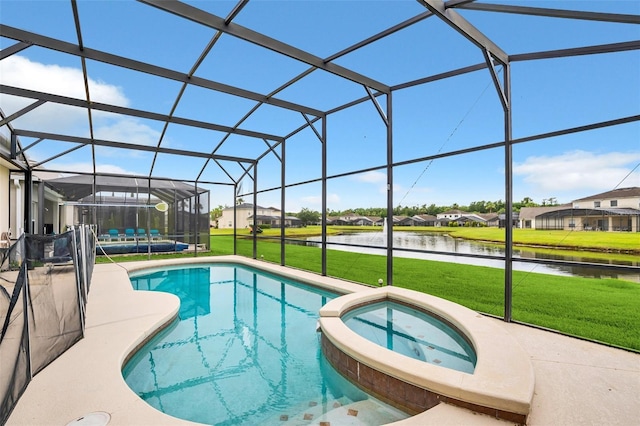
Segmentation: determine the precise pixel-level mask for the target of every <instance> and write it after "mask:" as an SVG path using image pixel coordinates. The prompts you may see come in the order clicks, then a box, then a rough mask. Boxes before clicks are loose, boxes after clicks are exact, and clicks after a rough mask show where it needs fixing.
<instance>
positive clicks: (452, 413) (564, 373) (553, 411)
mask: <svg viewBox="0 0 640 426" xmlns="http://www.w3.org/2000/svg"><path fill="white" fill-rule="evenodd" d="M225 260H226V261H234V262H238V263H243V264H249V265H252V264H254V265H259V266H260V267H261V268H262V269H267V270H269V271H272V272H275V273H283V272H285V273H286V275H288V276H292V275H295V276H296V277H297V278H298V279H300V280H302V281H317V280H318V279H319V278H318V276H317V275H315V274H311V273H306V272H303V271H295V270H291V269H288V268H282V267H280V266H278V265H273V264H268V263H265V262H260V261H253V260H251V259H246V258H242V257H233V256H231V257H223V258H221V257H216V258H197V261H198V262H207V261H216V262H220V261H225ZM194 261H196V259H180V260H172V261H171V262H170V263H171V264H187V263H193V262H194ZM164 264H168V262H167V261H151V262H136V263H125V264H121V265H117V264H101V265H96V266H95V269H94V273H93V280H92V286H91V290H90V293H89V302H88V306H87V318H86V332H85V338H84V339H82V340H81V341H80V342H78V343H77V344H76V345H75V346H73V347H72V348H71V349H69V350H68V351H67V352H65V353H64V354H62V355H61V356H60V357H59V358H58V359H57V360H55V361H54V362H53V363H51V364H50V365H49V366H48V367H47V368H45V369H44V370H43V371H42V372H40V373H39V374H38V375H37V376H36V377H34V379H33V381H32V382H31V383H30V384H29V386H28V387H27V390H26V391H25V393H24V395H22V397H21V399H20V400H19V402H18V404H17V406H16V408H15V409H14V411H13V413H12V415H11V417H10V418H9V421H8V423H7V425H30V426H31V425H66V424H67V423H69V422H71V421H73V420H74V419H77V418H79V417H82V416H83V415H86V414H89V413H92V412H106V413H109V415H110V416H111V420H110V422H109V425H186V424H193V423H190V422H186V421H183V420H179V419H176V418H173V417H170V416H167V415H165V414H162V413H160V412H158V411H156V410H155V409H153V408H151V407H150V406H149V405H147V404H146V403H145V402H144V401H142V400H141V399H140V398H138V397H137V396H136V395H135V394H134V393H133V392H132V391H131V390H130V389H129V388H128V386H127V385H126V383H125V382H124V379H123V378H122V375H121V374H120V370H121V367H122V364H123V362H124V361H125V360H126V358H127V356H128V355H129V353H130V352H131V351H132V350H134V349H135V348H136V347H137V346H138V345H139V344H141V343H142V342H144V341H145V340H146V339H147V338H148V336H149V335H150V334H152V333H153V330H154V329H156V328H157V327H158V326H160V325H162V324H164V323H167V322H169V321H171V320H172V319H173V318H174V317H175V315H176V314H177V312H178V304H179V302H178V299H177V297H175V296H173V295H169V294H163V293H154V292H135V291H133V289H132V287H131V285H130V282H129V280H128V271H132V270H136V269H140V268H148V267H153V266H159V265H164ZM320 279H321V280H322V281H323V282H326V283H327V284H329V285H330V286H336V287H337V288H339V287H343V288H344V287H345V286H346V287H348V288H349V291H353V290H356V289H362V286H359V285H357V284H352V283H344V282H342V281H339V280H336V279H331V278H326V277H321V278H320ZM490 320H491V321H494V322H495V324H496V325H497V326H499V327H501V328H503V329H504V330H505V331H506V332H507V333H508V334H510V335H511V336H512V337H513V338H514V339H515V340H516V341H517V342H518V343H519V344H520V346H521V347H522V348H523V349H524V351H525V352H526V353H527V354H528V355H529V357H530V359H531V363H532V364H533V369H534V374H535V389H534V397H533V401H532V409H531V413H530V415H529V418H528V421H527V424H529V425H603V424H607V425H615V424H619V425H631V424H638V419H640V355H639V354H635V353H631V352H627V351H624V350H620V349H615V348H610V347H607V346H603V345H599V344H596V343H592V342H586V341H582V340H579V339H574V338H571V337H567V336H563V335H559V334H556V333H552V332H547V331H543V330H539V329H535V328H532V327H527V326H523V325H518V324H513V323H504V322H502V321H500V320H496V319H490ZM630 332H631V331H630ZM350 420H352V419H350ZM331 424H332V425H334V426H335V425H336V424H340V422H339V421H334V420H332V422H331ZM351 424H353V423H351ZM430 424H433V425H461V424H465V425H504V424H511V423H509V422H505V421H501V420H497V419H495V418H492V417H490V416H487V415H482V414H474V413H473V412H471V411H468V410H466V409H464V408H459V407H456V406H452V405H448V404H443V403H441V404H439V405H437V406H436V407H434V408H432V409H430V410H428V411H426V412H424V413H422V414H420V415H418V416H415V417H411V418H409V419H407V420H404V421H401V422H398V423H396V425H398V426H399V425H402V426H410V425H430Z"/></svg>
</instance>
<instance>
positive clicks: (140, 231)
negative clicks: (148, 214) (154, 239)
mask: <svg viewBox="0 0 640 426" xmlns="http://www.w3.org/2000/svg"><path fill="white" fill-rule="evenodd" d="M146 236H147V231H146V230H145V229H144V228H138V238H145V237H146Z"/></svg>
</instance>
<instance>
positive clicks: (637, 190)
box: [573, 186, 640, 202]
mask: <svg viewBox="0 0 640 426" xmlns="http://www.w3.org/2000/svg"><path fill="white" fill-rule="evenodd" d="M629 197H640V187H638V186H632V187H630V188H618V189H614V190H612V191H607V192H602V193H600V194H596V195H590V196H588V197H585V198H578V199H577V200H573V201H574V202H576V201H589V200H602V199H609V198H629Z"/></svg>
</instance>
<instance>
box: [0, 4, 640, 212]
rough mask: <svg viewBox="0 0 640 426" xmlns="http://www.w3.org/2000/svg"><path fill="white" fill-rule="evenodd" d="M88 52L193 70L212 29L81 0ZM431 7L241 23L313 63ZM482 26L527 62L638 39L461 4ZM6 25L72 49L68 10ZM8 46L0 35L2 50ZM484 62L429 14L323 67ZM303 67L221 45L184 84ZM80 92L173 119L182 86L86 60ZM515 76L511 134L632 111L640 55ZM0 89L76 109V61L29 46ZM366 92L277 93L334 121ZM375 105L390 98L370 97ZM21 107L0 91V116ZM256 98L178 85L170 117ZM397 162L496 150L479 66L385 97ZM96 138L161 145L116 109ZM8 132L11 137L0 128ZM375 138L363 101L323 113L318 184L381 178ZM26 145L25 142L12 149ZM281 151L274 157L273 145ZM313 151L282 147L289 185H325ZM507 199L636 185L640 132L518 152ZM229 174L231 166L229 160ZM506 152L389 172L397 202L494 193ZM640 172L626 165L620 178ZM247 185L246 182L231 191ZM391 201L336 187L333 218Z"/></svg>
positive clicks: (276, 120) (116, 168)
mask: <svg viewBox="0 0 640 426" xmlns="http://www.w3.org/2000/svg"><path fill="white" fill-rule="evenodd" d="M189 3H190V4H193V5H195V6H196V7H199V8H202V9H204V10H206V11H208V12H210V13H213V14H216V15H218V16H221V17H225V16H226V15H227V14H228V13H229V11H230V10H231V9H232V8H233V6H234V5H235V2H228V1H210V2H204V1H195V2H189ZM504 3H509V4H520V5H528V6H535V7H552V8H568V9H581V8H582V9H584V10H588V11H597V12H610V13H624V14H635V15H638V14H640V2H638V1H635V0H625V1H616V0H609V1H587V2H579V1H554V2H546V1H521V2H513V1H510V2H504ZM78 7H79V13H80V18H81V23H82V31H83V40H84V44H85V46H87V47H89V48H92V49H97V50H103V51H107V52H111V53H114V54H117V55H121V56H125V57H130V58H136V59H139V60H143V61H147V62H150V63H152V64H154V65H158V66H162V67H166V68H170V69H173V70H177V71H180V72H184V73H187V72H188V71H189V70H190V69H191V67H192V66H193V64H194V63H195V61H196V59H197V58H198V56H199V55H200V53H201V52H202V50H203V49H204V47H205V46H206V45H207V43H208V41H209V40H210V39H211V37H212V36H213V35H214V33H215V32H214V30H212V29H210V28H206V27H203V26H201V25H198V24H195V23H193V22H189V21H185V20H181V19H178V18H176V17H174V16H172V15H169V14H167V13H164V12H161V11H159V10H156V9H154V8H152V7H149V6H146V5H144V4H140V3H137V2H127V1H86V0H80V1H78ZM424 10H425V9H424V7H423V6H421V5H420V4H419V3H418V2H416V1H409V0H407V1H394V2H390V1H373V2H369V1H355V0H352V1H251V2H250V3H249V4H248V5H247V6H246V7H245V8H244V9H243V10H242V11H241V12H240V14H239V15H238V16H237V18H236V19H235V20H234V22H235V23H237V24H239V25H242V26H245V27H249V28H251V29H254V30H256V31H262V32H264V33H265V34H266V35H268V36H269V37H272V38H275V39H278V40H281V41H283V42H285V43H287V44H290V45H292V46H295V47H298V48H301V49H306V50H309V51H310V52H311V53H312V54H314V55H316V56H318V57H321V58H325V57H328V56H330V55H332V54H335V53H337V52H339V51H341V50H342V49H345V48H347V47H349V46H351V45H352V44H354V43H356V42H358V41H360V40H362V39H365V38H367V37H369V36H371V35H374V34H376V33H378V32H380V31H382V30H384V29H386V28H388V27H391V26H393V25H395V24H397V23H399V22H401V21H403V20H405V19H408V18H410V17H411V16H414V15H416V14H418V13H421V12H423V11H424ZM459 12H460V14H461V15H462V16H463V17H465V18H466V19H468V20H469V21H471V22H472V23H473V24H474V25H475V26H476V27H477V28H478V29H479V30H480V31H482V32H484V33H485V34H486V35H487V36H489V37H491V38H492V39H493V40H494V41H495V42H496V44H498V45H499V46H500V47H501V48H502V49H503V50H505V51H506V52H507V53H509V54H521V53H529V52H535V51H541V50H555V49H564V48H572V47H582V46H589V45H598V44H607V43H616V42H625V41H632V40H639V39H640V26H639V25H632V24H626V25H621V24H612V23H606V22H591V21H566V20H560V19H549V18H541V17H534V16H516V15H507V14H497V13H486V12H485V13H481V12H474V11H466V10H460V11H459ZM0 22H2V24H6V25H9V26H12V27H17V28H20V29H24V30H28V31H32V32H36V33H39V34H42V35H46V36H49V37H54V38H58V39H61V40H64V41H69V42H76V41H77V38H76V33H75V28H74V26H73V15H72V12H71V6H70V2H68V1H62V0H60V1H57V0H54V1H24V0H20V1H14V0H2V2H1V3H0ZM12 44H14V41H13V40H9V39H6V38H0V47H2V48H6V47H8V46H11V45H12ZM483 61H484V59H483V56H482V53H481V52H480V51H479V50H478V49H477V48H476V47H475V46H473V45H472V44H470V43H469V42H468V41H466V40H465V39H464V38H463V37H461V36H460V35H459V34H458V33H456V32H454V31H453V30H451V28H449V27H448V26H446V25H445V24H443V23H442V22H440V21H439V20H438V19H436V18H433V17H432V18H430V19H427V20H425V21H423V22H421V23H420V24H417V25H414V26H413V27H411V28H409V29H406V30H404V31H401V32H398V33H396V34H394V35H392V36H390V37H389V38H388V39H387V40H384V41H382V42H378V43H375V44H373V45H369V46H366V47H363V48H361V49H359V50H357V51H355V52H353V53H351V54H349V55H346V56H344V57H341V58H339V59H337V60H336V61H335V63H336V64H339V65H341V66H344V67H347V68H350V69H353V70H354V71H356V72H359V73H361V74H363V75H366V76H368V77H371V78H374V79H376V80H378V81H380V82H383V83H385V84H388V85H391V86H393V85H397V84H401V83H404V82H407V81H412V80H415V79H419V78H422V77H426V76H430V75H434V74H437V73H441V72H444V71H447V70H450V69H455V68H459V67H463V66H468V65H473V64H477V63H481V62H483ZM308 68H309V67H308V65H306V64H302V63H300V62H297V61H294V60H292V59H290V58H288V57H284V56H282V55H279V54H277V53H274V52H265V51H264V50H262V49H259V48H257V47H256V46H253V45H251V44H249V43H247V42H244V41H241V40H238V39H235V38H233V37H231V36H223V37H221V38H220V40H219V41H218V43H217V44H216V45H215V46H214V48H213V50H212V51H211V53H210V54H209V55H208V56H207V57H206V59H205V60H204V61H203V63H202V64H201V66H200V67H199V68H198V70H197V71H196V74H195V75H196V76H199V77H203V78H207V79H210V80H214V81H218V82H221V83H225V84H228V85H232V86H237V87H242V88H244V89H247V90H251V91H255V92H259V93H265V94H266V93H270V92H271V91H273V90H275V89H276V88H278V87H279V86H280V85H282V84H283V83H285V82H286V81H288V80H289V79H291V78H293V77H295V76H296V75H298V74H300V73H301V72H303V71H305V70H306V69H308ZM87 70H88V72H89V76H90V91H91V94H92V99H93V100H95V101H98V102H104V103H109V104H115V105H122V106H128V107H131V108H136V109H147V110H150V111H154V112H158V113H162V114H168V113H169V111H170V110H171V107H172V105H173V101H174V100H175V97H176V96H177V94H178V91H179V89H180V86H181V85H180V84H179V83H177V82H175V81H167V80H164V79H161V78H158V77H150V76H146V75H141V74H140V73H137V72H134V71H131V70H122V69H118V68H116V67H114V66H111V65H108V64H103V63H99V62H96V61H91V60H88V61H87ZM511 73H512V91H513V95H512V108H513V137H514V138H521V137H526V136H529V135H534V134H538V133H544V132H552V131H556V130H561V129H564V128H570V127H575V126H582V125H586V124H590V123H593V122H599V121H606V120H612V119H617V118H621V117H626V116H631V115H637V114H640V52H639V51H629V52H621V53H615V54H604V55H587V56H578V57H571V58H563V59H554V60H545V61H527V62H515V63H513V64H512V67H511ZM0 79H1V81H2V84H7V85H11V86H18V87H27V88H31V89H33V90H42V91H53V92H54V93H58V94H61V95H65V96H70V97H76V98H84V86H83V82H82V74H81V63H80V60H79V59H78V58H77V57H72V56H69V55H64V54H60V53H58V52H51V51H48V50H46V49H42V48H39V47H30V48H28V49H26V50H23V51H22V52H20V53H18V54H16V55H13V56H10V57H8V58H6V59H4V60H2V61H0ZM365 95H366V92H365V90H364V88H363V87H362V86H360V85H358V84H354V83H352V82H350V81H347V80H345V79H343V78H341V77H337V76H335V75H333V74H329V73H325V72H321V71H316V72H313V73H311V74H310V75H309V76H308V77H306V78H304V79H303V80H302V81H301V82H300V83H299V84H297V85H295V86H294V87H290V88H287V89H285V90H283V91H282V92H280V93H277V94H276V95H275V96H276V97H277V98H280V99H283V100H287V101H290V102H295V103H299V104H303V105H306V106H309V107H313V108H317V109H320V110H328V109H331V108H335V107H337V106H339V105H342V104H344V103H346V102H349V101H351V100H353V99H357V98H360V97H362V96H365ZM380 102H381V105H382V107H383V108H385V109H386V105H385V102H386V100H385V99H384V97H381V98H380ZM27 103H28V102H26V101H25V100H21V99H18V98H13V97H10V96H7V95H0V107H1V108H2V110H3V111H4V112H5V113H6V114H11V113H12V112H14V111H16V110H18V109H19V108H21V107H23V106H25V105H26V104H27ZM254 105H255V102H254V101H249V100H246V99H242V98H238V97H234V96H231V95H226V94H222V93H214V92H210V91H206V90H204V89H201V88H198V87H189V88H187V90H186V91H185V94H184V96H183V98H182V100H181V102H180V104H179V105H178V107H177V109H176V112H175V115H176V116H180V117H190V118H193V119H197V120H202V121H209V122H213V123H217V124H222V125H226V126H234V125H236V124H237V123H238V121H239V120H240V119H241V118H242V117H243V116H244V115H245V114H246V113H247V112H248V111H249V110H251V108H253V107H254ZM392 113H393V115H392V119H393V128H394V134H393V140H394V153H393V156H394V161H406V160H411V159H413V158H420V157H425V156H429V155H434V154H437V153H441V152H448V151H454V150H459V149H465V148H469V147H472V146H475V145H481V144H488V143H493V142H499V141H501V140H503V139H504V124H503V116H502V109H501V106H500V103H499V100H498V96H497V94H496V91H495V89H494V87H493V84H492V82H491V78H490V75H489V72H488V71H487V70H481V71H477V72H474V73H469V74H465V75H461V76H458V77H455V78H451V79H448V80H446V81H438V82H434V83H429V84H425V85H421V86H416V87H412V88H409V89H403V90H398V91H395V92H394V94H393V111H392ZM93 118H94V132H95V137H96V138H99V139H106V140H114V141H119V142H129V143H131V142H135V143H140V144H145V145H156V144H157V143H158V140H159V138H160V135H161V132H162V127H163V125H162V123H159V122H155V121H152V120H143V119H137V118H131V117H125V116H120V115H117V114H108V113H95V114H94V117H93ZM87 121H88V120H87V116H86V113H84V112H83V111H81V110H79V109H76V108H72V107H61V106H54V105H44V106H42V107H39V108H38V109H36V110H34V111H32V112H30V113H29V114H27V115H25V116H23V117H21V118H20V119H17V120H15V121H14V122H13V123H12V124H13V125H14V127H16V128H34V129H37V130H42V131H47V132H53V133H63V134H70V135H75V136H83V137H88V135H89V127H88V124H87ZM304 122H305V121H304V118H303V117H302V116H301V115H300V114H299V113H296V112H292V111H288V110H282V109H279V108H275V107H272V106H267V105H263V106H261V107H260V108H259V109H258V111H257V112H256V113H255V114H254V115H253V116H252V117H250V118H249V119H247V120H246V121H244V122H243V123H242V124H241V125H240V127H241V128H243V129H247V130H254V131H260V132H264V133H269V134H273V135H278V136H284V135H287V134H288V133H290V132H291V131H292V130H294V129H296V128H298V127H299V126H301V125H302V124H303V123H304ZM2 131H3V133H5V134H6V129H2ZM385 132H386V130H385V126H384V124H383V123H382V120H381V119H380V116H379V115H378V112H377V111H376V109H375V107H374V105H373V104H372V103H370V102H367V103H363V104H360V105H357V106H356V107H353V108H350V109H349V110H347V111H342V112H339V113H336V114H332V115H331V116H330V117H329V119H328V121H327V134H328V143H327V153H328V173H329V175H333V174H340V173H346V172H349V171H351V170H359V169H365V168H370V167H377V166H380V165H383V164H385V161H386V133H385ZM224 136H225V135H224V134H223V133H219V132H214V131H209V130H206V131H205V130H202V129H192V128H186V127H184V126H179V125H170V126H169V128H168V129H167V133H166V135H165V136H164V139H163V146H166V147H171V148H177V149H188V150H194V151H202V152H211V150H212V149H213V148H214V147H215V146H216V145H217V144H218V143H219V142H220V141H221V140H222V139H223V138H224ZM32 141H33V140H29V139H28V138H23V140H22V143H23V145H28V144H29V143H31V142H32ZM72 146H73V145H71V144H68V143H62V142H51V143H47V144H39V145H38V146H36V147H35V148H33V149H31V150H29V151H28V154H29V155H30V156H31V157H32V158H34V159H36V160H41V159H44V158H48V157H50V156H52V155H55V154H57V153H59V152H63V151H65V150H66V149H69V148H70V147H72ZM266 148H267V146H266V144H265V142H264V141H262V140H256V139H251V138H248V137H243V136H236V135H234V136H231V137H229V138H228V139H227V141H226V142H225V144H224V145H223V148H222V149H221V150H220V151H219V152H218V153H219V154H225V155H234V156H239V157H249V158H252V157H254V156H255V155H257V154H258V153H261V152H263V151H264V150H265V149H266ZM278 152H279V150H278ZM96 155H97V164H98V170H100V171H105V172H114V173H133V174H138V175H146V174H148V173H149V169H150V166H151V162H152V156H151V155H150V154H148V153H144V152H132V151H130V150H118V149H113V148H97V149H96ZM320 156H321V145H320V142H319V141H318V139H317V138H316V136H315V135H314V133H313V132H312V131H311V130H309V129H306V130H303V131H302V132H300V133H298V134H296V135H295V136H293V137H291V138H290V139H289V140H287V142H286V160H287V169H286V181H287V183H295V182H300V181H307V180H313V179H316V178H318V177H320V174H321V168H320V158H321V157H320ZM513 160H514V186H513V192H514V198H515V200H521V199H522V198H524V197H531V198H533V200H534V201H536V202H542V200H543V199H548V198H551V197H554V198H556V200H557V201H558V202H568V201H571V200H572V199H576V198H581V197H584V196H588V195H592V194H595V193H598V192H604V191H607V190H611V189H613V188H615V187H616V186H618V185H619V187H630V186H640V167H639V168H636V167H637V166H638V164H639V163H640V124H639V123H638V122H635V123H631V124H625V125H620V126H616V127H610V128H606V129H600V130H595V131H591V132H581V133H576V134H571V135H566V136H561V137H555V138H550V139H546V140H541V141H536V142H531V143H525V144H517V145H515V146H514V148H513ZM46 166H47V167H51V168H59V169H65V170H78V171H87V170H90V167H91V151H90V149H88V148H82V149H79V150H77V151H74V152H73V153H70V154H68V155H65V156H62V157H60V158H58V159H56V160H53V161H51V162H50V163H47V164H46ZM203 166H204V163H203V160H202V159H196V158H183V157H180V158H175V157H168V156H160V157H159V158H158V160H157V161H156V165H155V167H154V173H153V174H154V176H162V177H171V178H176V179H189V180H191V179H195V178H196V177H197V176H198V175H199V174H200V172H201V170H202V168H203ZM225 166H227V167H228V171H229V172H230V173H231V174H232V175H233V176H236V175H238V174H239V173H240V169H239V167H237V166H234V165H231V164H225ZM504 168H505V166H504V155H503V150H502V149H495V150H490V151H483V152H476V153H469V154H465V155H462V156H457V157H451V158H445V159H440V160H436V161H433V162H420V163H415V164H411V165H406V166H402V167H398V168H396V169H395V172H394V188H393V194H394V204H395V205H398V204H401V205H410V206H413V205H423V204H426V205H430V204H436V205H451V204H453V203H458V204H461V205H464V204H468V203H470V202H472V201H479V200H497V199H504V189H503V185H504ZM634 168H636V169H635V172H632V170H633V169H634ZM202 179H203V180H206V181H213V182H222V181H228V178H227V176H226V174H225V173H224V172H223V171H221V170H220V169H219V168H218V167H216V166H215V165H214V164H209V165H208V166H207V167H206V168H205V169H204V171H203V173H202ZM258 181H259V188H260V189H266V188H272V187H276V186H278V185H279V184H280V164H279V161H278V160H277V158H276V157H275V156H274V155H268V156H266V157H265V158H264V160H262V161H261V162H260V164H259V167H258ZM243 184H244V185H243V186H244V189H245V190H248V189H250V188H251V187H252V182H251V181H249V180H245V181H244V182H243ZM209 189H210V190H211V191H212V201H211V203H212V205H213V206H216V205H219V204H222V205H230V204H231V203H232V202H233V195H232V192H231V190H230V188H229V187H226V186H220V185H213V186H210V187H209ZM320 200H321V191H320V184H319V183H312V184H307V185H300V186H294V187H292V188H291V189H289V190H288V191H287V194H286V210H287V211H294V212H295V211H299V210H300V209H301V208H303V207H306V208H309V209H313V210H320V209H321V204H320ZM258 204H260V205H264V206H277V207H279V206H280V196H279V192H277V191H271V192H267V193H263V194H261V195H259V197H258ZM385 205H386V175H385V171H384V170H379V171H373V172H367V173H362V174H358V175H354V176H347V177H342V178H338V179H332V180H330V181H329V183H328V207H329V208H330V209H332V210H345V209H348V208H355V207H383V206H385Z"/></svg>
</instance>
